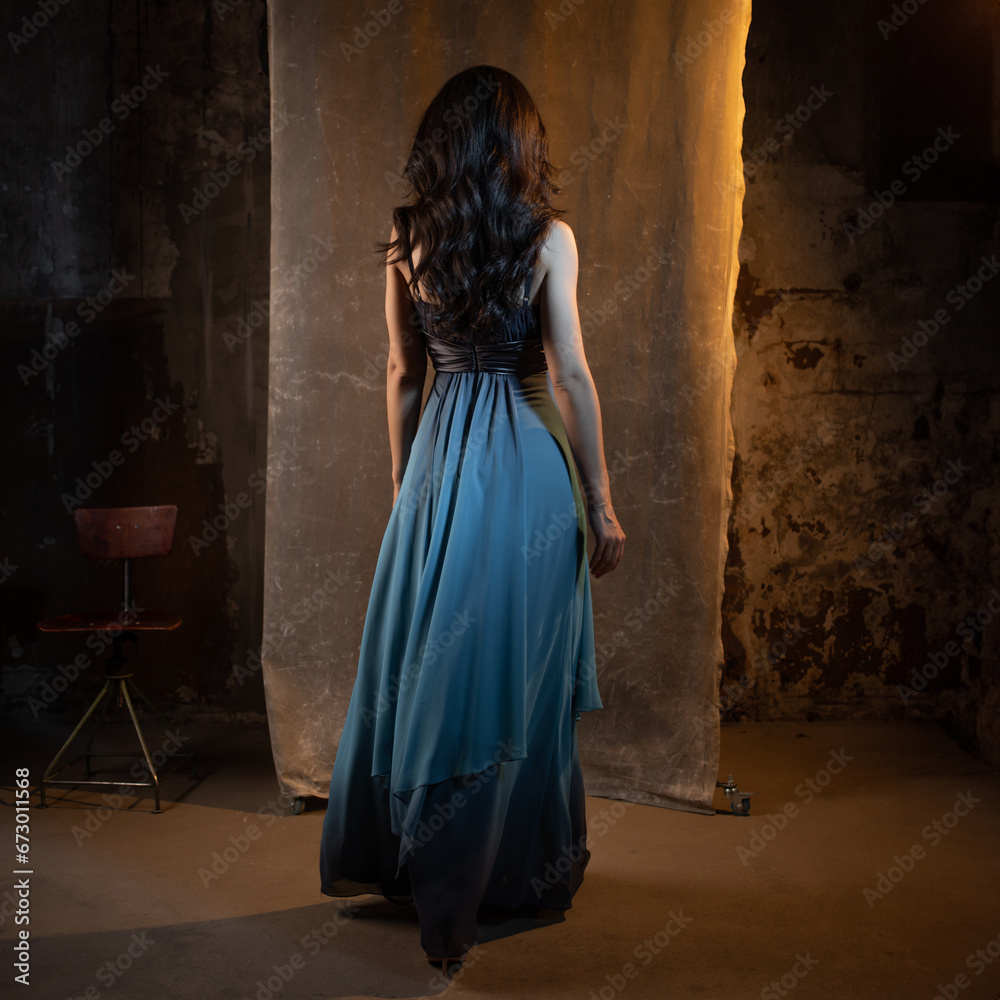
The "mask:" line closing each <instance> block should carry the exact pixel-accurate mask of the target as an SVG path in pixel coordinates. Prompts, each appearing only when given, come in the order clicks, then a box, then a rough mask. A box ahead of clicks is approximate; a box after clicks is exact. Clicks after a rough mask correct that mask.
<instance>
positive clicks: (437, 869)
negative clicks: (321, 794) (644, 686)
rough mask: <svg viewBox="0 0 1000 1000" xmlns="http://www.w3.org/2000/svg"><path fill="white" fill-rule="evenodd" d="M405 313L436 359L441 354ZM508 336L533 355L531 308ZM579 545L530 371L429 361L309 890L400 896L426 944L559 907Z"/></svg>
mask: <svg viewBox="0 0 1000 1000" xmlns="http://www.w3.org/2000/svg"><path fill="white" fill-rule="evenodd" d="M418 314H420V315H422V316H423V318H424V319H423V324H422V325H423V333H424V341H425V345H426V346H427V348H428V350H429V351H430V354H431V358H432V361H433V360H434V359H435V358H437V359H438V360H439V362H440V363H441V364H442V365H443V366H446V365H445V363H444V361H443V360H441V359H444V358H449V359H451V358H453V357H454V354H455V352H454V350H453V349H452V350H451V353H450V354H449V353H447V352H446V351H445V349H444V347H443V345H442V344H441V342H440V341H439V340H438V339H437V338H436V337H434V336H433V335H432V334H431V333H430V332H429V329H428V328H429V327H430V326H431V324H430V323H429V322H428V321H427V319H426V313H425V312H423V311H421V310H418ZM506 340H507V343H506V345H505V347H506V348H507V349H508V350H507V353H508V354H509V355H510V356H511V357H515V356H516V355H518V354H521V353H524V354H525V355H527V353H528V350H527V348H528V345H529V344H530V346H531V349H532V351H533V353H534V355H535V356H536V357H537V355H538V354H539V352H540V348H539V344H538V311H537V307H531V306H527V305H525V307H523V311H522V313H521V315H520V316H519V318H518V321H517V322H515V323H513V324H512V325H511V328H510V329H509V330H508V331H506ZM519 345H523V346H519ZM435 348H437V349H435ZM502 353H504V348H500V349H499V351H497V350H494V351H493V354H492V355H490V354H489V352H484V357H485V358H486V360H479V359H478V358H476V351H474V350H472V348H471V347H470V356H471V357H473V359H474V360H473V363H474V364H476V365H477V366H478V365H483V366H486V367H489V366H490V364H491V359H492V364H493V366H494V367H499V368H502V369H503V368H507V369H510V368H511V367H512V366H511V365H510V364H507V365H505V364H503V363H501V362H500V361H497V360H496V359H495V358H496V356H498V355H499V354H502ZM542 356H543V357H544V355H542ZM451 366H452V367H454V362H452V363H451ZM446 367H447V366H446ZM513 367H514V368H516V367H517V364H516V363H515V364H514V365H513ZM536 367H537V366H536ZM586 539H587V522H586V513H585V506H584V502H583V499H582V496H581V492H580V487H579V482H578V479H577V475H576V470H575V468H574V465H573V461H572V458H571V452H570V448H569V444H568V441H567V439H566V433H565V428H564V426H563V423H562V419H561V417H560V415H559V411H558V409H557V408H556V406H555V403H554V401H553V398H552V395H551V391H550V387H549V382H548V376H547V375H546V373H545V372H544V371H543V372H536V373H534V374H528V375H518V374H512V373H510V371H509V370H506V371H489V370H481V369H480V370H468V371H436V373H435V377H434V381H433V384H432V387H431V390H430V393H429V396H428V399H427V402H426V404H425V407H424V410H423V412H422V414H421V418H420V422H419V425H418V428H417V432H416V436H415V439H414V441H413V445H412V448H411V452H410V457H409V460H408V463H407V467H406V472H405V475H404V477H403V481H402V485H401V488H400V491H399V495H398V497H397V500H396V503H395V505H394V507H393V510H392V513H391V515H390V517H389V523H388V525H387V527H386V531H385V535H384V537H383V540H382V545H381V549H380V551H379V556H378V562H377V565H376V569H375V575H374V579H373V583H372V589H371V596H370V598H369V603H368V612H367V616H366V619H365V625H364V631H363V635H362V640H361V648H360V655H359V662H358V674H357V679H356V681H355V685H354V689H353V693H352V696H351V701H350V705H349V708H348V712H347V720H346V723H345V726H344V730H343V733H342V735H341V739H340V743H339V746H338V749H337V756H336V760H335V763H334V768H333V774H332V777H331V781H330V798H329V803H328V806H327V812H326V817H325V820H324V825H323V832H322V840H321V849H320V876H321V889H322V892H323V893H325V894H327V895H330V896H348V895H357V894H359V893H364V892H373V893H380V894H382V895H384V896H386V897H388V898H390V899H393V900H394V901H400V902H402V901H406V900H407V899H408V897H410V896H412V897H413V901H414V903H415V905H416V909H417V914H418V917H419V921H420V931H421V944H422V945H423V947H424V950H425V951H426V952H427V954H428V955H431V956H434V957H442V958H443V957H448V956H456V955H461V954H463V953H464V952H466V951H468V950H469V948H471V947H472V945H473V944H474V943H475V941H476V938H477V929H476V911H477V909H478V908H479V907H480V906H481V905H483V904H493V905H497V906H503V907H511V908H515V907H521V906H525V905H532V906H538V907H544V908H551V909H559V910H564V909H567V908H569V907H570V905H571V899H572V897H573V895H574V893H575V892H576V890H577V888H578V887H579V885H580V882H581V881H582V878H583V872H584V868H585V867H586V864H587V862H588V860H589V858H590V854H589V852H588V851H587V849H586V817H585V812H584V790H583V779H582V774H581V771H580V761H579V754H578V750H577V738H576V723H577V720H578V719H579V717H580V713H582V712H589V711H593V710H596V709H599V708H601V707H603V706H602V704H601V699H600V695H599V693H598V689H597V683H596V676H595V669H594V664H595V651H594V632H593V615H592V607H591V591H590V579H589V574H588V568H587V552H586Z"/></svg>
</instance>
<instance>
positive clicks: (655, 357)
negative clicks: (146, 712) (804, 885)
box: [263, 0, 749, 811]
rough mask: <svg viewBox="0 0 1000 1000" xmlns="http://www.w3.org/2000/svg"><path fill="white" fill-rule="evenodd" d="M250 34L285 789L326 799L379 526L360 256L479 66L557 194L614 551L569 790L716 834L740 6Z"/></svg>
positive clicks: (274, 18) (566, 10) (358, 15)
mask: <svg viewBox="0 0 1000 1000" xmlns="http://www.w3.org/2000/svg"><path fill="white" fill-rule="evenodd" d="M270 10H271V38H272V53H273V57H272V69H273V73H272V80H273V95H274V107H275V109H278V110H283V111H287V113H288V115H289V117H290V119H291V121H292V124H291V126H289V128H288V129H287V130H286V131H283V132H282V133H281V135H280V136H278V137H277V141H276V143H275V159H274V174H273V184H274V201H273V211H274V215H273V230H272V231H273V255H272V276H273V282H272V289H273V292H272V298H273V299H274V301H275V309H274V314H273V317H272V320H273V322H272V327H271V362H270V364H271V369H270V371H271V375H270V396H271V409H270V424H269V436H270V440H271V444H272V448H274V447H277V446H278V445H279V444H280V442H281V441H282V440H283V439H284V437H285V436H286V435H288V436H293V437H295V438H296V439H297V440H298V441H299V443H300V445H301V447H302V448H303V451H302V453H301V454H300V455H298V456H296V458H295V460H294V464H293V465H292V466H290V467H289V469H288V474H287V475H286V476H283V477H282V478H281V479H279V480H278V481H277V482H276V484H275V486H274V488H273V489H272V490H271V491H270V492H269V493H268V519H267V544H266V563H267V573H266V577H267V584H266V586H267V590H266V594H265V640H264V641H265V653H264V656H263V661H264V675H265V683H266V685H267V692H268V714H269V718H270V721H271V724H272V741H273V745H274V749H275V757H276V761H277V765H278V773H279V776H280V778H281V780H282V782H283V783H284V784H285V785H286V786H287V787H288V788H290V789H291V790H293V791H294V792H295V793H296V794H318V795H325V794H326V792H327V789H328V786H329V776H330V772H331V770H332V766H333V759H334V755H335V750H336V744H337V740H338V738H339V734H340V730H341V728H342V726H343V721H344V717H345V714H346V709H347V704H348V700H349V697H350V694H351V689H352V686H353V683H354V677H355V674H356V671H357V656H358V647H359V643H360V638H361V633H362V628H363V625H364V618H365V611H366V608H367V602H368V595H369V592H370V589H371V581H372V574H373V572H374V567H375V562H376V557H377V555H378V550H379V545H380V542H381V538H382V534H383V532H384V530H385V525H386V521H387V520H388V516H389V512H390V509H391V500H392V490H391V479H390V456H389V447H388V441H387V434H386V422H385V420H386V418H385V362H386V347H387V334H386V331H385V320H384V316H383V301H384V291H383V287H384V275H383V272H382V271H381V270H380V269H379V268H378V267H377V264H376V262H375V259H374V257H373V255H372V254H371V248H372V246H373V243H374V241H375V240H376V239H382V238H385V236H386V235H387V234H388V230H389V226H390V214H391V209H392V206H393V205H394V204H395V203H397V202H398V201H399V200H401V198H402V196H403V195H404V193H405V189H404V188H403V186H402V185H401V183H400V180H399V178H398V176H396V175H398V171H399V169H400V167H401V166H402V163H403V162H404V160H405V156H406V154H407V152H408V150H409V145H410V142H411V141H412V135H413V132H414V130H415V128H416V125H417V121H418V118H419V115H420V113H421V112H422V110H423V108H424V107H425V106H426V104H427V102H428V101H429V100H430V98H431V97H432V96H433V94H434V93H435V91H436V90H437V89H438V88H439V87H440V85H441V84H442V83H443V82H444V81H445V80H446V79H447V78H448V77H449V76H450V75H451V74H452V73H454V72H457V71H458V70H459V69H462V68H463V67H465V66H468V65H472V64H475V63H481V62H483V63H492V64H496V65H500V66H503V67H505V68H509V69H510V70H511V71H512V72H514V73H515V74H516V75H518V76H519V77H520V78H521V79H522V80H523V81H524V82H525V84H526V85H527V87H528V89H529V90H530V91H531V93H532V95H533V96H534V98H535V100H536V102H537V103H538V105H539V107H540V109H541V113H542V117H543V120H544V121H545V124H546V128H547V130H548V132H549V135H550V139H551V150H552V156H553V160H554V162H555V163H556V164H557V165H558V166H559V167H560V168H561V169H562V171H563V173H562V177H561V183H562V186H563V188H564V189H565V196H564V197H563V198H562V199H561V201H560V204H561V205H562V206H563V207H566V208H567V209H568V214H567V217H566V218H567V221H568V222H569V224H570V225H571V226H572V227H573V229H574V231H575V233H576V235H577V241H578V244H579V247H580V256H581V262H582V263H581V275H580V314H581V321H582V328H583V333H584V338H585V346H586V351H587V356H588V360H589V361H590V364H591V368H592V370H593V374H594V379H595V382H596V384H597V388H598V392H599V394H600V397H601V406H602V412H603V417H604V431H605V448H606V452H607V458H608V464H609V472H610V475H611V487H612V496H613V498H614V502H615V509H616V511H617V512H618V515H619V517H620V519H621V521H622V525H623V528H624V530H625V532H626V533H627V535H628V537H629V545H628V551H627V553H626V556H625V559H624V560H623V563H622V565H621V566H620V567H619V568H618V569H617V570H616V572H615V573H613V574H611V575H609V576H608V577H605V578H602V579H600V580H598V581H596V582H595V586H594V609H595V633H596V638H597V643H598V660H597V677H598V684H599V687H600V689H601V693H602V698H603V700H604V704H605V709H604V710H603V711H601V712H595V713H591V715H592V716H594V717H585V718H584V719H582V720H581V723H580V745H581V758H582V761H583V767H584V774H585V777H586V780H587V788H588V791H590V792H591V793H594V794H599V795H610V796H617V797H622V798H628V799H632V800H634V801H643V802H652V803H656V804H662V805H673V806H677V807H680V808H687V809H692V810H696V811H709V810H710V809H711V800H712V795H713V793H714V786H715V779H716V770H717V767H716V765H717V756H718V712H717V708H716V691H717V685H718V670H719V668H720V665H721V660H722V648H721V640H720V621H719V614H720V605H721V600H722V592H721V587H722V575H723V565H724V559H725V525H726V518H727V513H728V500H729V495H728V492H729V478H730V459H731V435H730V433H729V427H728V422H727V411H728V401H729V387H730V379H731V371H732V362H733V339H732V331H731V326H732V322H731V310H732V301H733V297H734V294H735V282H736V274H737V270H738V264H737V258H736V249H737V243H738V236H739V221H740V200H741V198H742V193H743V183H742V174H741V164H740V161H739V145H740V125H741V121H742V114H743V103H742V97H741V92H740V75H741V72H742V68H743V51H744V42H745V38H746V30H747V24H748V21H749V3H746V4H744V3H735V4H729V5H728V6H726V7H725V8H723V9H721V10H720V9H719V8H718V7H717V6H716V5H715V4H709V3H705V2H701V0H697V2H696V0H691V2H685V3H679V4H674V5H671V6H670V7H664V6H663V5H662V4H659V3H657V2H653V0H644V2H640V3H633V4H584V5H579V4H570V3H566V4H562V5H561V6H560V7H559V8H558V10H547V9H546V7H545V6H544V5H540V4H535V3H529V2H519V3H511V4H504V5H500V4H482V5H480V4H465V3H457V2H436V3H426V4H420V5H405V4H400V5H398V7H397V8H394V10H395V13H393V12H389V13H387V14H386V15H385V17H382V16H379V17H374V16H373V15H372V14H371V12H370V11H369V10H368V8H367V7H366V5H365V4H363V3H360V2H357V3H346V4H341V5H337V6H336V7H335V6H333V5H328V4H320V3H301V2H295V3H292V2H291V0H282V2H280V3H276V4H272V5H271V8H270ZM323 240H332V241H333V242H335V243H336V249H335V250H334V251H333V254H332V258H331V259H330V260H323V261H321V262H317V263H316V266H315V267H313V268H312V269H311V271H310V273H309V274H308V275H305V274H304V275H302V276H301V280H300V276H299V275H298V274H297V273H296V270H295V266H296V263H297V262H298V261H301V260H303V259H304V258H305V257H307V256H308V255H309V253H310V248H311V247H314V246H316V245H317V244H318V242H319V241H323ZM716 369H721V373H722V374H721V377H719V378H717V379H716V380H715V381H714V382H713V383H712V384H711V385H710V386H709V387H708V388H706V389H704V390H702V391H690V390H691V386H693V385H694V384H695V383H696V382H697V381H698V380H699V379H700V378H701V376H702V373H704V372H706V371H709V370H716ZM591 544H592V543H591Z"/></svg>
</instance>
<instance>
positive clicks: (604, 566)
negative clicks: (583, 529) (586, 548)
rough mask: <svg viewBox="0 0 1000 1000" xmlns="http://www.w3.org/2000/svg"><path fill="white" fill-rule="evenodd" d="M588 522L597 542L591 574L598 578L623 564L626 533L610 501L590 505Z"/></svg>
mask: <svg viewBox="0 0 1000 1000" xmlns="http://www.w3.org/2000/svg"><path fill="white" fill-rule="evenodd" d="M587 520H588V521H589V522H590V530H591V531H592V532H593V533H594V538H595V539H596V542H597V543H596V544H595V545H594V554H593V555H592V556H591V557H590V572H591V573H593V575H594V577H595V578H596V577H599V576H604V574H605V573H610V572H611V571H612V570H613V569H614V568H615V567H616V566H617V565H618V563H619V562H621V558H622V553H623V552H624V551H625V532H624V531H622V526H621V525H620V524H619V523H618V518H617V517H615V511H614V508H613V507H612V506H611V501H610V500H607V501H603V502H601V503H591V504H588V505H587Z"/></svg>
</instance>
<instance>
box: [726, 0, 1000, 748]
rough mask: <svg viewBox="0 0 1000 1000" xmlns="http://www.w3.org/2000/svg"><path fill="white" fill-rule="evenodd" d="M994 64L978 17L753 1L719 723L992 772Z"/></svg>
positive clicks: (988, 6)
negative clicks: (909, 720) (955, 754)
mask: <svg viewBox="0 0 1000 1000" xmlns="http://www.w3.org/2000/svg"><path fill="white" fill-rule="evenodd" d="M997 65H1000V14H998V11H997V8H996V5H995V4H993V3H990V2H989V0H961V2H958V3H954V4H947V5H944V4H932V3H928V4H926V5H923V6H919V7H918V8H917V10H916V12H915V13H913V14H912V16H909V17H903V16H899V15H893V14H892V7H891V5H887V4H877V3H867V2H857V0H855V2H852V3H850V4H846V5H844V4H839V5H819V6H814V5H810V6H809V7H806V6H804V5H801V4H797V3H789V2H779V0H768V2H761V3H756V4H755V5H754V20H753V24H752V26H751V29H750V32H749V40H748V47H747V67H746V71H745V74H744V86H745V93H746V101H747V119H746V123H745V128H744V142H743V157H744V162H745V173H746V176H747V192H746V198H745V202H744V231H743V236H742V240H741V254H740V260H741V271H740V284H739V291H738V294H737V301H736V316H735V326H736V349H737V355H738V364H737V371H736V377H735V384H734V391H733V410H732V412H733V425H734V431H735V438H736V445H737V455H736V461H735V465H734V476H733V492H734V502H733V513H732V518H731V522H730V556H729V565H728V573H727V590H726V602H725V606H724V615H723V618H724V629H725V631H724V641H725V645H726V653H727V665H726V678H725V682H724V687H723V695H722V702H721V703H722V706H723V708H724V709H726V710H727V715H726V716H725V717H729V718H738V717H743V718H750V719H803V718H805V719H824V718H895V717H936V718H939V719H941V720H942V722H945V723H946V724H948V725H949V726H950V728H951V729H952V730H953V732H954V733H955V734H956V735H958V736H959V737H960V738H961V739H963V740H964V741H965V742H966V743H967V744H968V745H969V746H970V747H972V746H975V745H976V744H978V745H979V746H980V747H981V750H982V752H983V753H984V754H985V755H986V757H987V758H988V759H990V760H992V761H993V762H995V763H997V762H1000V741H998V736H1000V734H998V729H997V727H998V719H1000V711H998V708H1000V704H998V698H1000V690H998V685H1000V678H998V663H997V649H998V641H1000V591H998V590H997V581H998V572H997V570H998V565H997V556H998V551H997V537H998V527H1000V526H998V522H997V460H998V454H997V441H998V437H997V433H998V404H997V382H998V380H997V374H998V370H997V362H998V352H997V316H998V307H1000V278H998V274H997V268H998V264H997V257H996V252H997V241H998V236H1000V226H998V209H1000V171H998V164H1000V113H998V104H1000V77H998V76H997V73H996V67H997ZM741 679H742V680H741Z"/></svg>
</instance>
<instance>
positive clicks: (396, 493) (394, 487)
mask: <svg viewBox="0 0 1000 1000" xmlns="http://www.w3.org/2000/svg"><path fill="white" fill-rule="evenodd" d="M398 496H399V484H398V483H393V484H392V505H393V507H395V506H396V497H398Z"/></svg>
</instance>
